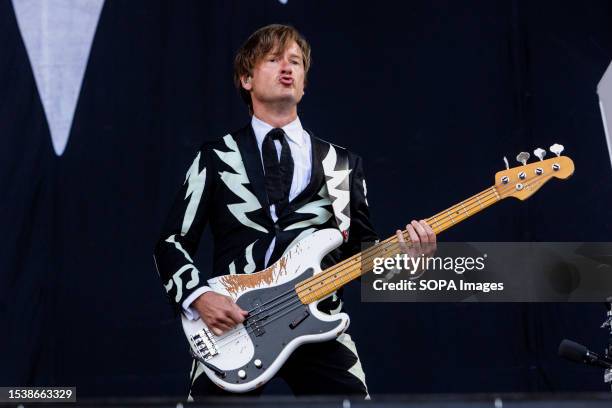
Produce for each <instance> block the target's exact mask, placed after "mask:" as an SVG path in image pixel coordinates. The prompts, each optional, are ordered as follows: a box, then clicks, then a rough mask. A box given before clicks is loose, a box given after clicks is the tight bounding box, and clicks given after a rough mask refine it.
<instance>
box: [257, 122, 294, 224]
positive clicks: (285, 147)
mask: <svg viewBox="0 0 612 408" xmlns="http://www.w3.org/2000/svg"><path fill="white" fill-rule="evenodd" d="M275 140H280V142H281V146H282V149H281V155H280V162H279V161H278V155H277V153H276V146H274V141H275ZM261 150H262V156H263V162H264V169H265V172H266V192H267V193H268V199H269V200H270V205H275V206H276V207H275V210H276V215H277V216H279V215H280V214H281V213H282V212H283V210H284V209H285V207H286V206H287V203H288V202H289V191H290V190H291V180H292V179H293V158H292V157H291V149H290V148H289V143H287V138H286V136H285V132H284V131H283V129H279V128H275V129H272V130H271V131H269V132H268V134H267V135H266V137H265V139H264V141H263V145H262V147H261Z"/></svg>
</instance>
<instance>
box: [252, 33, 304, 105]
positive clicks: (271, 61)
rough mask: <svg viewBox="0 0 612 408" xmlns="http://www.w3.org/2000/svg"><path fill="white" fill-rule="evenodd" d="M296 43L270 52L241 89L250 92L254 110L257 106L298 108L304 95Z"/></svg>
mask: <svg viewBox="0 0 612 408" xmlns="http://www.w3.org/2000/svg"><path fill="white" fill-rule="evenodd" d="M303 61H304V60H303V58H302V50H301V49H300V47H299V46H298V45H297V43H296V42H295V41H292V42H291V43H289V44H288V46H287V48H286V49H285V50H284V51H279V50H272V51H271V52H269V53H268V54H267V55H265V56H264V57H263V58H262V59H261V60H260V61H258V62H257V64H256V65H255V68H254V69H253V75H252V76H251V77H245V78H242V86H243V87H244V89H246V90H247V91H249V92H251V100H252V101H253V108H254V109H255V108H257V106H258V105H261V104H265V105H278V104H281V105H282V104H288V105H297V104H298V102H300V100H301V99H302V96H303V95H304V62H303Z"/></svg>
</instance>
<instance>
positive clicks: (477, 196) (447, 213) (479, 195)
mask: <svg viewBox="0 0 612 408" xmlns="http://www.w3.org/2000/svg"><path fill="white" fill-rule="evenodd" d="M485 192H486V193H485ZM491 193H493V194H495V193H496V192H495V190H494V187H489V188H488V189H486V190H483V191H481V192H480V193H477V194H474V195H473V196H472V197H469V198H467V199H465V200H463V201H461V202H459V203H457V204H455V205H454V206H452V207H450V208H449V209H448V210H446V211H445V213H444V216H441V215H437V216H436V215H434V216H433V217H431V218H429V219H428V220H434V222H433V224H437V225H433V227H432V228H437V227H439V226H440V223H441V221H444V220H447V219H448V218H450V219H451V221H452V222H453V223H454V220H453V219H452V218H453V217H452V216H451V215H450V212H451V210H452V211H455V208H456V207H459V206H462V208H463V210H464V213H465V212H469V209H472V208H474V207H473V206H472V207H470V206H469V204H468V210H466V209H465V204H466V203H468V202H469V201H473V200H477V201H478V200H480V199H481V198H482V199H483V200H484V199H486V200H485V202H487V201H488V198H487V197H489V196H490V195H491ZM479 204H480V206H481V207H482V203H480V202H479ZM439 214H442V213H439ZM438 218H439V219H438ZM442 224H443V225H445V224H447V222H446V221H444V223H442ZM406 234H407V231H406V230H404V231H402V235H406ZM392 238H395V237H394V236H393V237H390V238H387V239H385V240H384V241H382V242H380V243H378V244H377V245H374V246H373V247H371V248H368V249H367V250H366V251H363V252H362V254H365V253H366V252H367V251H368V250H370V249H372V250H374V249H375V250H380V249H382V248H384V247H385V246H388V245H387V244H389V243H390V242H389V240H390V239H392ZM409 242H411V241H410V239H409V238H408V241H407V242H406V243H409ZM381 244H383V245H381ZM391 244H394V242H391ZM351 258H353V257H349V258H347V259H345V260H343V261H341V262H339V263H337V264H336V265H334V266H332V267H331V268H329V269H332V268H334V269H338V268H341V267H342V266H343V265H344V264H346V263H348V262H351V261H352V259H351ZM322 275H325V272H324V273H321V274H318V275H316V276H317V277H321V276H322ZM309 279H311V278H309ZM306 281H308V279H307V280H306ZM306 281H305V282H306ZM305 282H301V283H300V284H298V285H303V284H304V283H305ZM293 291H294V290H293V289H289V290H288V291H287V292H285V293H283V294H280V295H278V296H277V297H275V298H273V299H270V300H269V301H267V302H265V303H263V304H262V305H261V306H265V305H267V304H269V303H270V302H273V301H275V300H277V299H278V298H280V297H282V296H283V295H286V294H290V293H291V292H293ZM281 303H282V302H281ZM278 304H280V303H277V304H276V305H278ZM276 305H273V306H271V307H274V306H276ZM261 306H259V307H261ZM271 307H270V308H271ZM270 308H268V309H264V310H260V311H259V312H258V313H257V314H259V313H260V312H263V311H266V310H269V309H270ZM256 309H257V308H253V309H251V310H249V313H251V312H253V311H255V310H256Z"/></svg>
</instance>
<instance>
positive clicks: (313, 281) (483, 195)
mask: <svg viewBox="0 0 612 408" xmlns="http://www.w3.org/2000/svg"><path fill="white" fill-rule="evenodd" d="M492 193H493V194H496V191H495V190H494V187H490V188H488V189H486V190H483V191H482V192H480V193H478V194H475V195H474V196H472V197H470V198H468V199H466V200H463V201H462V202H460V203H458V204H456V205H454V206H452V207H450V208H449V209H448V210H447V211H446V212H445V214H449V213H450V211H451V210H454V208H456V207H459V206H462V207H463V210H464V213H466V212H469V209H473V208H475V206H473V205H470V204H472V203H473V201H474V200H476V201H478V205H479V206H480V207H481V208H482V207H483V205H482V201H480V200H481V199H482V200H483V201H484V202H485V203H486V204H489V202H490V201H491V199H490V198H491V194H492ZM468 202H472V203H470V204H468V209H466V208H465V204H466V203H468ZM437 218H439V219H437ZM448 218H450V219H451V222H453V223H454V222H455V221H454V220H453V219H452V216H451V215H450V214H449V215H444V216H434V217H431V218H430V219H435V223H437V224H438V225H437V226H436V227H439V226H440V225H441V222H442V221H443V220H446V219H448ZM447 223H448V222H447V221H445V222H444V223H442V224H447ZM406 233H407V231H403V232H402V234H403V235H406ZM395 238H396V236H392V237H390V238H387V239H386V240H385V241H383V242H381V243H379V244H377V245H375V246H373V247H371V248H369V249H368V250H366V251H364V252H362V256H365V258H366V261H367V260H369V259H370V258H371V256H370V255H368V253H371V252H379V251H380V250H381V248H385V247H387V249H388V247H391V246H394V245H396V244H397V245H398V246H400V245H401V244H402V243H401V242H398V241H396V240H395ZM407 238H408V241H407V242H406V244H409V243H410V242H411V241H410V239H409V237H407ZM381 244H382V245H381ZM357 255H359V254H357ZM351 258H353V257H351ZM351 258H348V259H347V260H345V261H343V262H340V263H339V264H336V265H335V266H334V267H332V268H329V269H328V271H326V272H323V273H320V274H317V275H315V276H313V277H312V278H309V279H306V280H305V281H303V282H301V283H300V284H298V285H301V286H298V287H296V288H295V289H290V290H288V291H287V292H285V293H283V294H281V295H278V296H276V297H275V298H273V299H271V300H269V301H267V302H265V303H263V304H262V305H266V306H268V305H269V304H270V303H271V302H274V301H275V300H279V301H278V302H277V303H275V304H272V305H269V306H268V307H267V308H264V309H262V310H259V311H258V312H257V313H255V314H253V315H251V316H249V317H247V320H249V322H248V323H247V327H248V325H249V324H251V325H252V324H255V323H258V322H260V321H263V320H265V319H267V318H269V317H270V316H271V315H272V314H274V313H277V312H279V311H281V310H282V307H281V308H280V309H277V310H276V311H273V312H271V313H269V314H268V315H266V316H264V317H262V318H260V319H257V320H254V321H250V319H251V318H253V317H256V316H258V315H261V314H262V313H264V312H267V311H270V310H272V309H274V308H275V307H277V306H280V305H282V304H283V303H285V302H287V301H290V300H291V299H295V296H294V295H293V294H298V292H303V291H304V290H306V289H311V288H312V287H314V286H315V285H317V284H318V283H321V284H323V283H324V282H321V280H325V279H326V278H328V277H329V276H330V275H331V273H332V272H335V275H334V277H335V278H337V275H341V277H344V276H346V275H350V272H349V273H348V274H347V273H344V272H345V271H346V269H347V268H346V267H343V266H344V265H345V264H346V263H347V262H346V261H350V260H351ZM363 262H364V260H362V262H361V263H362V264H363ZM354 266H355V265H349V266H348V269H350V268H354ZM338 267H340V268H338ZM319 278H321V279H319ZM347 283H348V282H347ZM304 285H307V286H304ZM286 295H290V296H289V297H286V298H285V299H282V300H280V299H281V298H282V297H284V296H286ZM298 296H299V295H298ZM294 303H295V302H291V303H289V304H288V305H285V306H283V307H288V306H291V305H292V304H294ZM254 310H256V309H252V310H251V312H252V311H254Z"/></svg>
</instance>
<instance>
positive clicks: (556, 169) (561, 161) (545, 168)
mask: <svg viewBox="0 0 612 408" xmlns="http://www.w3.org/2000/svg"><path fill="white" fill-rule="evenodd" d="M550 151H551V152H553V153H555V154H556V157H553V158H551V159H547V160H544V156H545V155H546V151H545V150H544V149H540V148H538V149H536V150H534V154H535V155H536V156H537V157H538V158H539V159H540V160H539V161H536V162H534V163H529V164H527V160H528V159H529V156H530V155H529V153H527V152H521V153H519V155H518V156H517V157H516V160H517V161H519V162H521V163H522V165H521V166H517V167H513V168H509V166H508V161H507V160H506V158H505V157H504V160H505V161H506V170H502V171H498V172H497V173H496V174H495V190H496V191H497V193H498V194H499V197H500V199H501V198H507V197H516V198H518V199H519V200H525V199H527V198H529V197H531V195H532V194H534V193H535V192H536V191H538V189H539V188H540V187H542V186H543V185H544V184H545V183H546V182H548V180H550V179H551V178H558V179H566V178H568V177H569V176H571V175H572V174H574V162H573V161H572V159H570V158H569V157H567V156H561V152H562V151H563V146H562V145H559V144H554V145H552V146H551V147H550Z"/></svg>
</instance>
